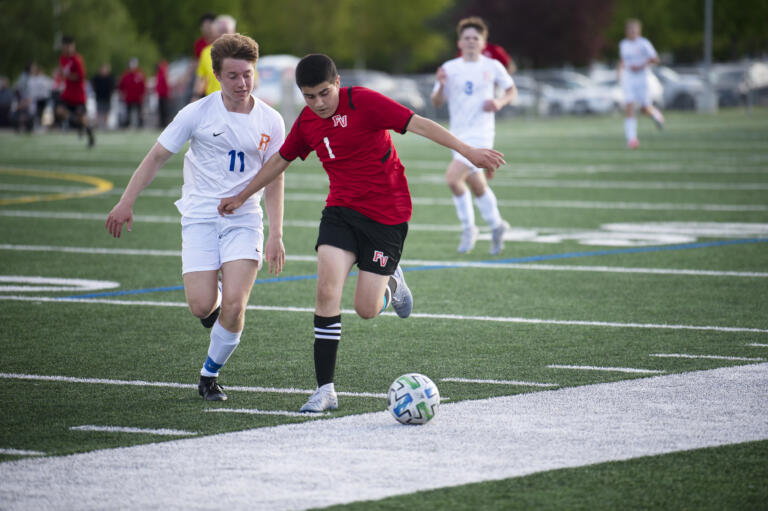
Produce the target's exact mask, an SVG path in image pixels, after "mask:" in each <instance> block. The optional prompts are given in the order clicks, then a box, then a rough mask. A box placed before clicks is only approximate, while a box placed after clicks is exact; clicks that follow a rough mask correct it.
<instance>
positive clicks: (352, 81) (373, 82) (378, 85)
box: [339, 69, 427, 113]
mask: <svg viewBox="0 0 768 511" xmlns="http://www.w3.org/2000/svg"><path fill="white" fill-rule="evenodd" d="M339 75H340V76H341V86H342V87H367V88H369V89H373V90H375V91H376V92H380V93H382V94H384V95H385V96H387V97H389V98H392V99H394V100H395V101H397V102H398V103H400V104H402V105H403V106H406V107H408V108H410V109H411V110H413V111H414V112H416V113H423V112H424V111H425V109H426V107H427V100H426V99H425V98H424V96H423V95H422V94H421V92H419V85H418V83H417V81H416V79H414V78H412V77H409V76H393V75H390V74H387V73H384V72H382V71H374V70H370V69H342V70H340V71H339Z"/></svg>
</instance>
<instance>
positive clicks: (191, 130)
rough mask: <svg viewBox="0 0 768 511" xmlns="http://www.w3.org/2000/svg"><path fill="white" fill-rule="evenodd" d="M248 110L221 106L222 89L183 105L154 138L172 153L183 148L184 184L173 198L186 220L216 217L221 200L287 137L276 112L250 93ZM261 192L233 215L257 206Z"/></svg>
mask: <svg viewBox="0 0 768 511" xmlns="http://www.w3.org/2000/svg"><path fill="white" fill-rule="evenodd" d="M253 99H254V105H253V109H252V110H251V112H250V113H248V114H240V113H235V112H230V111H228V110H227V109H226V108H225V107H224V102H223V100H222V97H221V91H217V92H214V93H212V94H210V95H208V96H206V97H204V98H203V99H200V100H198V101H195V102H194V103H190V104H189V105H187V106H185V107H184V108H183V109H181V111H180V112H179V113H178V114H177V115H176V117H175V118H174V119H173V121H172V122H171V123H170V124H169V125H168V127H166V128H165V130H163V132H162V133H161V134H160V136H159V137H158V139H157V141H158V142H159V143H160V144H161V145H162V146H163V147H165V148H166V149H167V150H169V151H171V152H172V153H176V152H178V151H180V150H181V148H182V147H184V144H185V143H186V142H187V140H189V141H190V143H189V150H188V151H187V153H186V154H185V156H184V186H183V187H182V193H181V199H179V200H178V201H176V203H175V204H176V208H178V210H179V213H181V214H182V215H183V216H185V217H188V218H215V217H217V216H218V210H217V208H218V205H219V202H220V200H221V199H222V198H224V197H232V196H234V195H237V194H238V193H239V192H240V191H241V190H243V189H244V188H245V187H246V186H247V185H248V183H249V182H250V181H251V180H252V179H253V177H254V176H255V175H256V174H257V173H258V172H259V170H261V167H262V165H264V163H266V162H267V160H269V158H270V157H271V156H272V155H273V154H275V153H276V152H277V151H278V149H280V146H281V145H282V144H283V139H284V138H285V124H284V121H283V118H282V117H281V116H280V114H279V113H278V112H277V111H276V110H275V109H273V108H272V107H270V106H268V105H267V104H266V103H264V102H263V101H261V100H260V99H258V98H256V97H254V98H253ZM261 195H262V191H259V192H258V193H256V194H254V195H253V196H252V197H250V198H249V199H248V200H247V201H246V202H245V203H244V204H243V205H242V206H241V207H240V208H238V209H237V210H236V211H235V213H234V214H235V215H244V214H248V213H257V214H258V215H259V216H260V217H263V214H262V210H261V204H260V203H261Z"/></svg>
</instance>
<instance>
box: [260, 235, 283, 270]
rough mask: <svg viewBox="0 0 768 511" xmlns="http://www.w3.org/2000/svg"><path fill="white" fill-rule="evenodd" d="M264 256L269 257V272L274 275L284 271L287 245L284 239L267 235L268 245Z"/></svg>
mask: <svg viewBox="0 0 768 511" xmlns="http://www.w3.org/2000/svg"><path fill="white" fill-rule="evenodd" d="M264 256H265V257H266V258H267V264H268V265H269V273H271V274H272V275H280V273H281V272H282V271H283V266H285V246H284V245H283V239H282V238H278V237H276V236H267V246H266V247H265V251H264Z"/></svg>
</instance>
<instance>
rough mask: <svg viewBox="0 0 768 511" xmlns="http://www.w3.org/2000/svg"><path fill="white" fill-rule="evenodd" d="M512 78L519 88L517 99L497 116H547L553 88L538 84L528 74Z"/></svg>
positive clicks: (518, 74)
mask: <svg viewBox="0 0 768 511" xmlns="http://www.w3.org/2000/svg"><path fill="white" fill-rule="evenodd" d="M512 78H513V79H514V80H515V87H517V99H516V100H515V101H514V102H512V103H510V104H509V106H507V107H505V108H502V109H501V111H500V112H499V113H498V114H497V115H500V116H511V115H521V114H522V115H546V114H547V113H548V111H549V110H548V105H547V98H548V97H550V96H551V90H550V89H551V87H550V86H549V85H546V84H543V83H539V82H537V81H536V79H535V78H533V76H530V75H528V74H522V73H515V75H514V76H513V77H512Z"/></svg>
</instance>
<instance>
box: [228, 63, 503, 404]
mask: <svg viewBox="0 0 768 511" xmlns="http://www.w3.org/2000/svg"><path fill="white" fill-rule="evenodd" d="M296 84H297V85H298V86H299V88H300V89H301V91H302V93H303V95H304V100H305V102H306V103H307V107H306V108H304V110H302V112H301V114H299V117H298V118H297V119H296V121H295V123H294V125H293V128H291V132H290V133H289V134H288V137H287V138H286V140H285V143H283V146H282V147H281V148H280V151H279V152H278V154H275V155H274V156H273V157H272V158H270V159H269V161H267V163H266V164H265V165H264V166H263V167H262V168H261V170H260V171H259V173H258V174H257V175H256V176H255V177H254V178H253V180H252V181H251V182H250V183H249V184H248V186H246V187H245V189H243V191H241V192H240V193H239V194H238V195H236V196H234V197H228V198H224V199H222V200H221V202H220V204H219V213H220V214H222V215H226V214H232V213H234V212H235V210H237V208H239V207H240V206H241V205H242V204H243V203H244V202H245V200H247V199H248V197H250V196H251V195H252V194H254V193H256V192H257V191H258V190H260V189H261V188H263V187H264V186H265V185H267V184H268V183H269V182H271V181H272V180H273V179H274V178H275V177H277V176H279V175H280V174H281V173H282V172H284V171H285V170H286V169H287V168H288V166H289V165H290V163H291V162H292V161H293V160H295V159H296V158H297V157H299V158H302V159H304V158H306V157H307V156H308V155H309V153H311V152H312V151H315V152H316V153H317V156H318V158H319V159H320V162H321V163H322V165H323V168H324V169H325V171H326V173H327V174H328V178H329V180H330V192H329V194H328V198H327V199H326V207H325V209H324V210H323V215H322V219H321V221H320V229H319V234H318V238H317V245H316V250H317V296H316V303H315V318H314V324H315V344H314V356H315V375H316V377H317V386H318V387H317V390H316V391H315V393H314V394H313V395H312V396H311V397H310V398H309V400H308V401H307V403H306V404H305V405H304V406H302V407H301V411H303V412H322V411H324V410H333V409H336V408H337V407H338V398H337V395H336V391H335V389H334V383H333V381H334V380H333V377H334V372H335V368H336V354H337V351H338V345H339V340H340V339H341V295H342V291H343V288H344V282H345V281H346V279H347V276H348V275H349V272H350V270H351V269H352V266H353V265H354V264H355V263H357V266H358V268H359V270H360V271H359V273H358V277H357V285H356V288H355V297H354V304H355V311H356V312H357V314H358V315H359V316H360V317H362V318H366V319H368V318H373V317H375V316H377V315H378V314H379V313H380V312H381V311H383V310H384V309H385V308H386V307H387V306H388V305H389V303H390V302H391V303H392V306H393V308H394V309H395V312H396V313H397V315H398V316H400V317H402V318H405V317H408V316H409V315H410V314H411V309H412V307H413V297H412V295H411V292H410V290H409V289H408V286H407V285H406V284H405V279H404V278H403V272H402V268H401V267H400V264H399V262H400V256H401V254H402V250H403V244H404V242H405V236H406V234H407V232H408V220H410V218H411V211H412V206H411V195H410V191H409V190H408V182H407V180H406V178H405V168H404V167H403V165H402V163H401V162H400V158H398V156H397V151H396V150H395V147H394V145H393V144H392V139H391V137H390V135H389V130H396V131H398V132H399V133H403V134H404V133H405V132H406V131H411V132H413V133H416V134H418V135H421V136H423V137H426V138H428V139H430V140H432V141H434V142H437V143H438V144H440V145H443V146H445V147H448V148H449V149H453V150H455V151H458V152H459V153H461V154H463V155H464V156H465V157H466V158H467V159H468V160H470V161H471V162H472V163H473V164H474V165H475V166H477V167H479V168H485V169H488V171H489V172H490V173H491V174H492V173H493V172H494V171H495V170H496V168H498V167H499V165H502V164H504V163H505V162H504V159H503V155H502V154H501V153H500V152H498V151H495V150H493V149H477V148H474V147H472V146H470V145H468V144H465V143H464V142H462V141H461V140H459V139H458V138H456V137H455V136H454V135H453V134H451V132H449V131H448V130H446V129H445V128H443V127H442V126H440V125H439V124H437V123H435V122H433V121H431V120H429V119H426V118H424V117H421V116H419V115H415V114H414V113H413V112H412V111H411V110H409V109H408V108H405V107H404V106H402V105H400V104H399V103H397V102H395V101H393V100H391V99H389V98H387V97H386V96H383V95H381V94H379V93H378V92H375V91H372V90H370V89H366V88H363V87H344V88H342V87H341V85H340V84H341V81H340V77H339V74H338V72H337V71H336V65H335V64H334V62H333V60H331V59H330V58H329V57H328V56H326V55H321V54H312V55H307V56H306V57H304V58H303V59H301V61H300V62H299V64H298V66H297V67H296Z"/></svg>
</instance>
